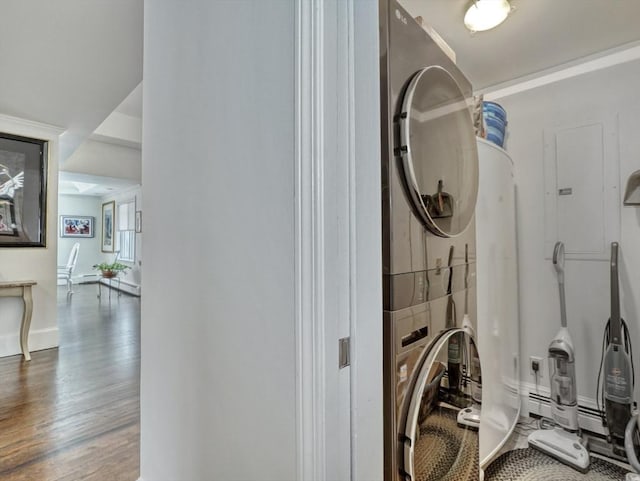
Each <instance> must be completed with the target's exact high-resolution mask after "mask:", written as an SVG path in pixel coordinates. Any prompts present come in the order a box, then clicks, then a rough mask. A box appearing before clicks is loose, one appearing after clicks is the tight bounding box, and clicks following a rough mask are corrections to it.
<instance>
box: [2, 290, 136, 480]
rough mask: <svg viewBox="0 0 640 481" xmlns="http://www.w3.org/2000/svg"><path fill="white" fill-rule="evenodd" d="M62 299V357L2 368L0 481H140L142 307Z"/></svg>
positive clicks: (42, 355)
mask: <svg viewBox="0 0 640 481" xmlns="http://www.w3.org/2000/svg"><path fill="white" fill-rule="evenodd" d="M74 290H75V294H74V295H73V298H72V300H71V302H70V303H67V300H66V296H65V290H64V289H63V288H59V291H58V320H59V330H60V347H59V348H58V349H48V350H45V351H37V352H32V354H31V356H32V360H31V361H30V362H24V361H23V360H22V356H12V357H6V358H1V359H0V480H2V481H62V480H64V481H80V480H91V481H136V480H137V479H138V476H139V465H140V460H139V451H140V449H139V446H140V442H139V439H140V408H139V406H140V402H139V401H140V388H139V386H140V384H139V379H140V300H139V299H138V298H136V297H132V296H128V295H126V294H123V295H122V297H120V298H118V297H117V295H115V292H114V293H113V294H112V298H111V303H110V304H109V302H108V299H107V297H106V295H104V294H106V290H104V289H103V298H102V301H100V300H99V299H97V298H96V293H97V286H96V285H80V286H74Z"/></svg>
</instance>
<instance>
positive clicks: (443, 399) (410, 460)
mask: <svg viewBox="0 0 640 481" xmlns="http://www.w3.org/2000/svg"><path fill="white" fill-rule="evenodd" d="M423 359H424V362H423V363H422V364H421V367H420V370H419V371H418V374H417V378H416V382H415V384H414V386H415V387H414V390H413V392H412V393H411V398H410V401H409V406H408V411H407V416H406V424H405V426H404V433H403V434H404V436H403V438H404V441H403V442H402V444H403V451H404V456H403V458H404V459H403V466H402V470H403V472H404V479H406V480H407V481H436V480H442V479H460V480H476V479H479V450H478V429H479V426H480V397H481V391H480V389H481V384H482V378H481V372H480V361H479V357H478V352H477V349H476V344H475V341H474V339H473V338H472V336H470V335H469V333H468V332H467V331H466V330H464V329H459V328H455V329H450V330H448V331H445V332H443V333H441V334H440V335H439V336H438V337H437V338H436V339H435V340H434V341H433V342H432V343H431V344H430V346H429V347H427V348H426V351H425V356H424V357H423ZM454 374H455V375H454Z"/></svg>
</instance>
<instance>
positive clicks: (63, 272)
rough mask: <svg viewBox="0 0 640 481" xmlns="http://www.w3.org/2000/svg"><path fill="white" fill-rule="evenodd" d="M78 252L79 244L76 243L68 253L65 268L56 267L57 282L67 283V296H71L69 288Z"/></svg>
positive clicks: (71, 284) (71, 285)
mask: <svg viewBox="0 0 640 481" xmlns="http://www.w3.org/2000/svg"><path fill="white" fill-rule="evenodd" d="M79 250H80V243H79V242H76V243H75V244H73V247H72V248H71V252H69V259H68V260H67V265H66V266H58V280H60V279H62V280H65V281H67V296H70V295H71V294H73V291H72V290H71V288H72V287H73V279H72V278H71V276H72V275H73V270H74V269H75V268H76V262H77V261H78V251H79Z"/></svg>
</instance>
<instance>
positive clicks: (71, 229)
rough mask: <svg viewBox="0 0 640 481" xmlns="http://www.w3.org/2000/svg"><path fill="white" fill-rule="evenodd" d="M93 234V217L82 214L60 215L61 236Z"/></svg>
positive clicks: (86, 235) (90, 235)
mask: <svg viewBox="0 0 640 481" xmlns="http://www.w3.org/2000/svg"><path fill="white" fill-rule="evenodd" d="M93 236H94V232H93V217H88V216H81V215H61V216H60V237H93Z"/></svg>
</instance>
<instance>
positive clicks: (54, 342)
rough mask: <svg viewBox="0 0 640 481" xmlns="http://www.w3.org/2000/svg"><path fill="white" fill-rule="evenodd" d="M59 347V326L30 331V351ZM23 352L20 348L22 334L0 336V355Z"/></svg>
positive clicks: (13, 354)
mask: <svg viewBox="0 0 640 481" xmlns="http://www.w3.org/2000/svg"><path fill="white" fill-rule="evenodd" d="M52 347H58V328H57V327H51V328H48V329H39V330H37V331H33V330H32V331H30V332H29V351H30V352H34V351H41V350H42V349H51V348H52ZM16 354H22V350H21V349H20V334H19V333H16V334H6V335H4V336H0V357H7V356H15V355H16Z"/></svg>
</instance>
